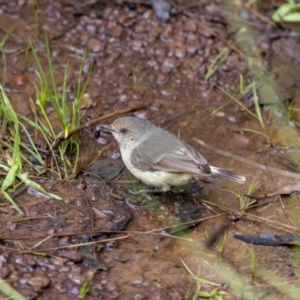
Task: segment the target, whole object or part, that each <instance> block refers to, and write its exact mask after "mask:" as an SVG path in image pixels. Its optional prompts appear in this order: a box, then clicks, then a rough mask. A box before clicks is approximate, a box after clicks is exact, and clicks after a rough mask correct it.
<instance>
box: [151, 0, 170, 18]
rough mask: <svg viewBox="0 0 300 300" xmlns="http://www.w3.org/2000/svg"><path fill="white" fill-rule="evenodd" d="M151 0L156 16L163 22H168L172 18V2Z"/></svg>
mask: <svg viewBox="0 0 300 300" xmlns="http://www.w3.org/2000/svg"><path fill="white" fill-rule="evenodd" d="M150 1H151V4H152V8H153V10H154V11H155V15H156V17H157V18H158V19H159V20H160V21H162V22H167V21H168V20H169V19H170V9H171V6H170V4H169V3H168V2H167V1H166V0H150Z"/></svg>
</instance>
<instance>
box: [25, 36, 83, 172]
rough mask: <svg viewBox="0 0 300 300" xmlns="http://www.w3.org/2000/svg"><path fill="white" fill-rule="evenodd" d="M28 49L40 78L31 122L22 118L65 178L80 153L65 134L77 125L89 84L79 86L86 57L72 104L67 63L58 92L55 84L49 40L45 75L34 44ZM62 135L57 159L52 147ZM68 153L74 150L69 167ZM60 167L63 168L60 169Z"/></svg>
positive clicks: (73, 166)
mask: <svg viewBox="0 0 300 300" xmlns="http://www.w3.org/2000/svg"><path fill="white" fill-rule="evenodd" d="M30 48H31V51H32V53H33V56H34V58H35V61H36V63H37V66H38V73H37V76H38V78H39V85H38V86H37V85H36V96H35V97H36V100H35V101H33V100H32V99H30V104H31V109H32V111H33V114H34V118H35V120H34V121H33V120H31V119H29V118H26V117H24V116H21V118H22V119H23V120H25V121H26V122H27V123H28V124H29V125H30V126H32V128H34V130H35V136H37V135H41V136H42V137H43V138H44V140H45V141H46V143H47V146H48V149H49V150H50V151H52V158H53V162H54V165H55V167H56V168H55V169H56V172H57V174H58V175H59V177H60V178H67V177H68V174H69V173H70V170H71V173H75V170H76V169H77V163H78V158H79V153H80V144H79V141H78V138H77V137H76V136H72V137H70V138H69V139H67V137H68V133H69V132H70V131H71V130H73V129H75V128H77V127H79V126H80V114H79V112H80V104H81V100H82V98H83V95H84V92H85V90H86V88H87V85H88V82H89V76H88V78H87V79H86V81H85V82H84V83H83V85H82V82H81V81H82V71H83V66H84V63H85V60H86V58H87V55H86V54H85V55H84V57H83V59H82V62H81V66H80V70H79V75H78V81H77V85H76V88H75V97H74V100H73V101H72V102H70V101H69V100H68V89H69V84H68V75H67V71H68V64H67V65H66V67H65V71H64V77H63V83H62V87H61V90H60V89H59V87H58V86H57V84H56V81H55V72H54V69H55V68H54V66H53V63H52V60H51V51H50V45H49V42H48V39H46V54H47V67H48V72H47V73H46V71H45V69H44V68H43V66H42V63H41V61H40V58H39V56H38V54H37V51H36V49H35V48H34V46H33V44H32V43H30ZM49 107H50V108H52V109H53V110H54V113H55V115H56V117H57V120H58V122H59V124H60V127H61V129H60V130H59V131H58V132H57V131H55V129H54V128H53V125H52V122H51V120H50V118H49V114H48V112H47V109H49ZM61 136H64V137H65V138H66V140H65V141H63V142H62V143H60V145H59V146H58V153H59V155H58V157H57V156H56V155H55V153H54V152H53V151H54V150H53V145H54V143H55V141H56V139H57V138H59V137H61ZM67 150H71V151H73V150H74V151H75V160H74V161H75V162H74V163H73V164H72V163H71V162H70V160H69V158H68V157H67V156H66V152H67ZM60 165H62V166H63V167H62V168H61V167H60Z"/></svg>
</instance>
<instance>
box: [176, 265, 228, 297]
mask: <svg viewBox="0 0 300 300" xmlns="http://www.w3.org/2000/svg"><path fill="white" fill-rule="evenodd" d="M182 264H183V265H184V267H185V268H186V270H187V271H188V273H189V274H190V278H191V279H192V280H193V281H194V282H195V284H196V290H195V291H194V296H198V297H201V298H204V299H220V300H221V299H223V296H228V295H229V293H228V292H226V291H225V290H224V287H223V288H222V289H221V287H222V285H221V284H219V283H216V282H213V281H210V280H207V279H205V278H201V277H199V276H197V275H196V274H194V273H193V272H192V270H191V269H190V268H189V267H188V266H187V265H186V263H185V262H184V261H182ZM204 285H205V286H212V289H211V290H210V291H207V290H203V287H204ZM191 296H192V295H191V291H189V295H188V294H187V295H186V297H185V299H188V298H190V297H191Z"/></svg>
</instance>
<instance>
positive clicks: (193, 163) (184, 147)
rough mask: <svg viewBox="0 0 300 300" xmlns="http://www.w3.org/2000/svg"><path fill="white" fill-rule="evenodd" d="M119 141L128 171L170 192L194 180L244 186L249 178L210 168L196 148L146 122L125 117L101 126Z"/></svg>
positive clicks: (149, 183)
mask: <svg viewBox="0 0 300 300" xmlns="http://www.w3.org/2000/svg"><path fill="white" fill-rule="evenodd" d="M101 127H102V128H105V129H107V130H108V131H110V132H111V133H112V134H113V136H114V137H115V139H116V140H117V142H118V144H119V147H120V151H121V155H122V159H123V162H124V164H125V166H126V167H127V169H128V170H129V171H130V172H131V173H132V174H133V175H134V176H135V177H136V178H138V179H139V180H141V181H142V182H144V183H145V184H146V185H149V186H153V187H156V188H159V189H161V190H162V191H164V192H167V191H169V190H170V189H171V187H175V186H181V185H184V184H186V183H188V182H189V180H190V179H192V178H193V177H195V178H197V177H207V176H211V175H213V176H216V177H221V178H226V179H229V180H232V181H235V182H238V183H243V182H244V181H245V180H246V178H245V177H244V176H241V175H238V174H236V173H234V172H232V171H229V170H226V169H222V168H217V167H213V166H210V165H209V164H208V163H207V161H206V159H205V158H204V157H203V156H202V155H201V154H200V153H199V152H198V151H197V150H195V149H194V148H193V147H191V146H190V145H188V144H186V143H185V142H183V141H181V140H179V139H178V138H177V137H176V136H175V135H173V134H171V133H169V132H168V131H166V130H164V129H162V128H159V127H157V126H155V125H154V124H152V123H151V122H149V121H147V120H143V119H140V118H136V117H122V118H118V119H116V120H115V121H114V122H113V123H112V124H111V125H100V128H101Z"/></svg>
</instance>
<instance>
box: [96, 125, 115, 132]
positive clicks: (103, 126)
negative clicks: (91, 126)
mask: <svg viewBox="0 0 300 300" xmlns="http://www.w3.org/2000/svg"><path fill="white" fill-rule="evenodd" d="M101 128H104V129H106V130H108V131H110V132H114V131H115V130H114V129H113V128H112V127H111V125H99V126H97V130H100V129H101Z"/></svg>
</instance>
